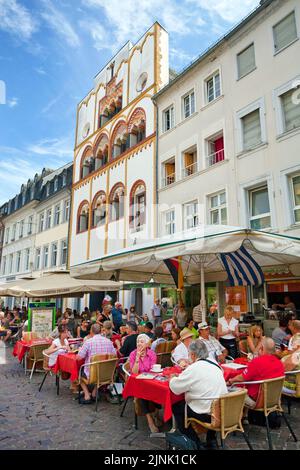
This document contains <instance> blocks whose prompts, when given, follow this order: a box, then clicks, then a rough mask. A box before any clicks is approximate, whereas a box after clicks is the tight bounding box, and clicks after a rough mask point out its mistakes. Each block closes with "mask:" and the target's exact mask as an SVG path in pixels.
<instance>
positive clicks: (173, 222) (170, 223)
mask: <svg viewBox="0 0 300 470" xmlns="http://www.w3.org/2000/svg"><path fill="white" fill-rule="evenodd" d="M169 214H173V218H171V219H170V220H169V221H168V220H167V217H168V215H169ZM172 226H173V231H168V227H172ZM164 232H165V234H166V235H169V236H171V235H174V234H175V233H176V212H175V208H171V209H169V210H167V211H165V212H164Z"/></svg>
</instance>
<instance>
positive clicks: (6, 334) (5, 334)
mask: <svg viewBox="0 0 300 470" xmlns="http://www.w3.org/2000/svg"><path fill="white" fill-rule="evenodd" d="M11 321H12V315H11V314H10V313H9V312H8V313H6V314H5V315H4V316H3V318H2V319H1V321H0V327H1V328H0V330H1V331H0V337H1V338H3V339H4V341H5V342H6V341H8V340H9V338H10V337H11V335H12V330H10V329H9V325H10V322H11Z"/></svg>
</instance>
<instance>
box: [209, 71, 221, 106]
mask: <svg viewBox="0 0 300 470" xmlns="http://www.w3.org/2000/svg"><path fill="white" fill-rule="evenodd" d="M220 95H221V81H220V72H216V73H215V74H214V75H213V76H212V77H210V78H208V79H207V80H206V102H207V103H210V102H211V101H214V100H215V99H216V98H218V96H220Z"/></svg>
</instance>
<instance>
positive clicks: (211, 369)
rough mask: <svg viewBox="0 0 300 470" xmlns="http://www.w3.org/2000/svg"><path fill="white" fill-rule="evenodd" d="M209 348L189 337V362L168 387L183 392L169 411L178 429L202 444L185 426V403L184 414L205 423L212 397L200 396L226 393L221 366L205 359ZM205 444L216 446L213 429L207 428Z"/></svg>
mask: <svg viewBox="0 0 300 470" xmlns="http://www.w3.org/2000/svg"><path fill="white" fill-rule="evenodd" d="M208 357H209V356H208V351H207V348H206V346H205V344H204V343H203V341H201V340H200V339H196V340H195V341H192V342H191V343H190V345H189V359H190V362H191V365H189V366H188V367H187V368H186V369H185V370H184V371H183V372H182V373H181V374H180V375H179V376H178V377H173V378H172V379H171V380H170V389H171V390H172V392H173V393H176V394H177V395H180V394H181V393H184V394H185V401H181V402H178V403H175V404H174V405H173V406H172V411H173V414H174V416H175V419H176V423H177V426H178V428H179V430H180V432H181V433H183V434H186V435H187V436H188V437H190V438H191V439H193V440H194V441H195V442H196V443H197V444H198V447H201V445H200V442H199V439H198V436H197V434H196V432H195V431H194V429H193V428H192V426H189V427H188V428H187V429H186V428H185V426H184V416H185V403H186V404H187V416H188V417H190V418H192V417H193V418H196V419H199V420H200V421H203V422H205V423H210V422H211V405H212V402H213V400H211V399H207V400H203V398H205V397H214V398H218V397H220V396H221V395H224V394H226V393H227V387H226V383H225V380H224V375H223V371H222V369H221V367H220V366H219V365H218V364H217V363H216V362H215V361H212V360H211V359H208ZM206 444H207V447H208V448H215V447H217V443H216V433H215V431H208V432H207V436H206Z"/></svg>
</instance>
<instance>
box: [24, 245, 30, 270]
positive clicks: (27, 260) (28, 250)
mask: <svg viewBox="0 0 300 470" xmlns="http://www.w3.org/2000/svg"><path fill="white" fill-rule="evenodd" d="M29 261H30V248H27V249H26V250H25V262H24V268H25V271H29Z"/></svg>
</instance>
